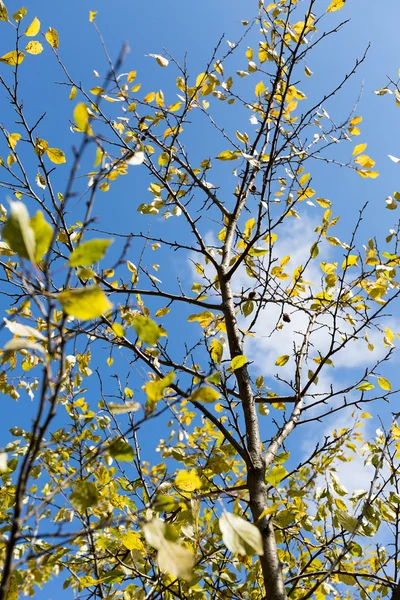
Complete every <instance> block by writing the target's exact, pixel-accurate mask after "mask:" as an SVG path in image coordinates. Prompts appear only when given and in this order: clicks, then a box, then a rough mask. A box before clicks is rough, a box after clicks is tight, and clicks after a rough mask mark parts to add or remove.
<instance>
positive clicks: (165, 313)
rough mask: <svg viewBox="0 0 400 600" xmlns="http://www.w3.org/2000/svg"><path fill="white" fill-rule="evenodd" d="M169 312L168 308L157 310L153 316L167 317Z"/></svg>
mask: <svg viewBox="0 0 400 600" xmlns="http://www.w3.org/2000/svg"><path fill="white" fill-rule="evenodd" d="M170 310H171V309H170V308H168V307H164V308H159V309H158V310H157V312H156V313H155V315H154V316H155V317H163V316H164V315H167V314H168V313H169V312H170Z"/></svg>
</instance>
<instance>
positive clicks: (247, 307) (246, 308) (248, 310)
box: [242, 300, 254, 317]
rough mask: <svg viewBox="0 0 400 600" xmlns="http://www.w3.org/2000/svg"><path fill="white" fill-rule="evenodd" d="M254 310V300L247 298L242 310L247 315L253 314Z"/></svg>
mask: <svg viewBox="0 0 400 600" xmlns="http://www.w3.org/2000/svg"><path fill="white" fill-rule="evenodd" d="M253 310H254V302H252V301H251V300H247V301H246V302H244V304H243V306H242V311H243V314H244V316H245V317H248V316H249V315H251V313H252V312H253Z"/></svg>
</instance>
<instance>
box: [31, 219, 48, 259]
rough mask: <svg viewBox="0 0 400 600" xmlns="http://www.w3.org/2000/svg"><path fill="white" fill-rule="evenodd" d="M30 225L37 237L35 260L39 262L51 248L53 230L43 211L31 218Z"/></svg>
mask: <svg viewBox="0 0 400 600" xmlns="http://www.w3.org/2000/svg"><path fill="white" fill-rule="evenodd" d="M29 224H30V226H31V228H32V230H33V233H34V236H35V260H36V262H38V261H39V260H41V259H42V258H43V256H44V255H45V254H46V253H47V251H48V249H49V248H50V244H51V240H52V239H53V228H52V226H51V225H50V223H48V222H47V221H46V219H45V218H44V216H43V213H42V211H41V210H38V211H37V213H36V215H35V216H33V217H32V218H31V220H30V221H29Z"/></svg>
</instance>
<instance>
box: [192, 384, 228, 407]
mask: <svg viewBox="0 0 400 600" xmlns="http://www.w3.org/2000/svg"><path fill="white" fill-rule="evenodd" d="M219 398H221V394H220V393H219V392H217V390H215V389H214V388H212V387H210V386H209V385H202V386H201V387H199V388H198V389H197V390H196V391H194V392H193V394H191V396H190V399H191V400H198V401H200V402H206V403H210V402H215V401H216V400H218V399H219Z"/></svg>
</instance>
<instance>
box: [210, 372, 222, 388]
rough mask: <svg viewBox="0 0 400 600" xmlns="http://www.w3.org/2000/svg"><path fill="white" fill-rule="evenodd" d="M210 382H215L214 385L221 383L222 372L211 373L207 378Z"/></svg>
mask: <svg viewBox="0 0 400 600" xmlns="http://www.w3.org/2000/svg"><path fill="white" fill-rule="evenodd" d="M206 381H208V383H213V384H214V385H219V384H220V383H221V374H220V373H219V372H218V371H215V373H211V375H209V376H208V377H207V379H206Z"/></svg>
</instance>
